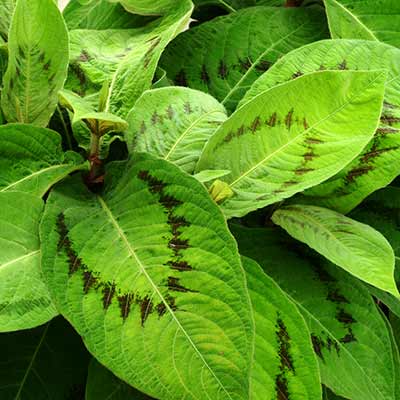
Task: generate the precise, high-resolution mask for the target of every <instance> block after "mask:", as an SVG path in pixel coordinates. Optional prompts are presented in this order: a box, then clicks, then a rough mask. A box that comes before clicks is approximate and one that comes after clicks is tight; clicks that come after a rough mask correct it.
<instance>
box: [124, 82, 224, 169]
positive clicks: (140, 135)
mask: <svg viewBox="0 0 400 400" xmlns="http://www.w3.org/2000/svg"><path fill="white" fill-rule="evenodd" d="M226 118H227V117H226V112H225V109H224V107H223V106H222V105H221V104H220V103H218V101H217V100H215V99H214V98H213V97H211V96H210V95H208V94H205V93H202V92H199V91H197V90H192V89H187V88H180V87H176V88H175V87H167V88H163V89H157V90H151V91H148V92H145V93H144V94H143V95H142V96H141V97H140V99H139V100H138V101H137V102H136V104H135V106H134V107H133V109H132V111H131V112H130V113H129V116H128V122H129V129H128V131H127V132H126V134H125V139H126V142H127V144H128V149H129V151H130V152H131V153H132V152H133V151H140V152H147V153H152V154H154V155H156V156H158V157H160V158H164V159H165V160H168V161H171V162H173V163H175V164H176V165H179V166H180V167H181V168H182V169H183V170H184V171H186V172H189V173H191V172H193V170H194V167H195V165H196V163H197V161H198V159H199V158H200V154H201V152H202V150H203V148H204V146H205V144H206V142H207V140H208V139H209V138H210V137H211V135H212V134H213V133H214V132H215V130H216V129H217V128H218V127H219V126H220V125H221V124H222V122H224V121H225V120H226Z"/></svg>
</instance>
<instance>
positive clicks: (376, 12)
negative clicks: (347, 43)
mask: <svg viewBox="0 0 400 400" xmlns="http://www.w3.org/2000/svg"><path fill="white" fill-rule="evenodd" d="M324 3H325V9H326V13H327V16H328V21H329V29H330V31H331V35H332V38H333V39H366V40H379V41H381V42H386V43H389V44H391V45H393V46H396V47H399V46H400V29H399V28H398V21H399V20H400V3H399V2H398V1H393V0H381V1H379V2H376V1H375V0H362V1H354V0H324Z"/></svg>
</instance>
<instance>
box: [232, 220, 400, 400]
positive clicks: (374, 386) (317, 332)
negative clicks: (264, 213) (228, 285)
mask: <svg viewBox="0 0 400 400" xmlns="http://www.w3.org/2000/svg"><path fill="white" fill-rule="evenodd" d="M232 230H233V232H234V234H235V237H236V239H237V240H238V243H239V249H240V252H241V253H242V254H244V255H245V256H247V257H252V258H253V259H255V260H256V261H257V262H258V263H259V264H260V265H261V266H262V268H263V269H264V271H265V273H266V274H268V275H269V276H270V277H271V278H273V279H274V280H275V282H277V283H278V285H279V286H280V287H281V289H282V290H284V291H285V292H286V294H287V296H288V297H289V298H290V299H291V300H292V301H294V302H295V304H296V305H297V307H298V309H299V311H300V312H301V313H302V315H303V317H304V319H305V321H306V323H307V325H308V329H309V331H310V332H311V339H312V343H313V346H314V351H315V352H316V355H317V356H318V360H319V367H320V372H321V379H322V382H323V383H324V384H325V385H326V386H328V387H329V388H330V389H332V390H333V391H334V392H336V393H337V394H338V395H340V396H343V397H344V398H346V399H352V400H388V399H395V398H396V397H395V395H394V393H395V392H394V391H395V386H396V373H395V370H394V366H393V356H392V348H391V341H390V337H389V333H388V331H387V329H386V326H385V322H384V321H383V320H382V317H381V315H380V313H379V312H378V311H377V308H376V306H375V304H374V301H373V300H372V298H371V297H370V296H369V293H368V290H367V289H366V288H365V286H364V285H363V284H362V283H361V282H360V281H359V280H358V279H356V278H354V277H352V276H351V275H349V274H348V273H347V272H346V271H344V270H342V269H340V268H337V267H336V266H334V265H333V264H331V263H328V262H327V261H326V260H324V259H323V258H322V257H321V256H319V255H318V254H316V253H315V252H313V251H312V250H311V249H308V248H307V247H305V246H303V245H302V244H301V243H299V242H296V241H295V240H293V239H291V238H290V237H289V236H288V235H287V234H285V232H283V231H282V230H281V229H279V228H276V227H275V228H263V229H248V228H243V227H239V226H237V225H233V226H232Z"/></svg>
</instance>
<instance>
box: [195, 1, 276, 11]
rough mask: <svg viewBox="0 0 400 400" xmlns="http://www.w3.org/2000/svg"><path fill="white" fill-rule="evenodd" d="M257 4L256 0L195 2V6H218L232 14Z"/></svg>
mask: <svg viewBox="0 0 400 400" xmlns="http://www.w3.org/2000/svg"><path fill="white" fill-rule="evenodd" d="M278 1H280V0H278ZM256 3H257V1H256V0H194V4H196V6H197V7H202V6H207V5H216V6H220V7H222V8H224V9H226V10H227V11H231V12H235V10H238V9H239V8H244V7H250V6H255V5H256ZM269 5H270V4H269Z"/></svg>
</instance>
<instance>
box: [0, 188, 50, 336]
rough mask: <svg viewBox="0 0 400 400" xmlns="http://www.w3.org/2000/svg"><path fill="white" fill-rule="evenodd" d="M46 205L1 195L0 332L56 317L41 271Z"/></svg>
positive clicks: (28, 198) (34, 199)
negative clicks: (41, 241) (41, 247)
mask: <svg viewBox="0 0 400 400" xmlns="http://www.w3.org/2000/svg"><path fill="white" fill-rule="evenodd" d="M42 211H43V202H42V200H40V199H38V198H37V197H35V196H32V195H30V194H27V193H22V192H12V193H0V248H1V255H0V293H1V300H0V332H8V331H16V330H20V329H28V328H33V327H35V326H38V325H41V324H44V323H45V322H47V321H49V320H50V319H52V318H53V317H54V316H55V315H57V311H56V309H55V306H54V305H53V302H52V300H51V298H50V293H49V291H48V289H47V286H46V285H45V283H44V280H43V276H42V272H41V268H40V242H39V222H40V218H41V216H42Z"/></svg>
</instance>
